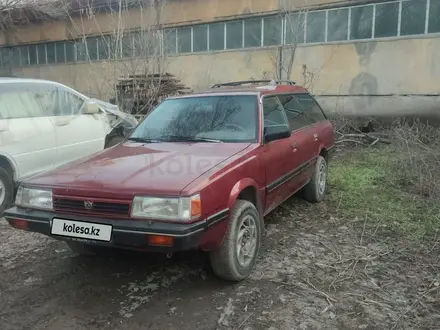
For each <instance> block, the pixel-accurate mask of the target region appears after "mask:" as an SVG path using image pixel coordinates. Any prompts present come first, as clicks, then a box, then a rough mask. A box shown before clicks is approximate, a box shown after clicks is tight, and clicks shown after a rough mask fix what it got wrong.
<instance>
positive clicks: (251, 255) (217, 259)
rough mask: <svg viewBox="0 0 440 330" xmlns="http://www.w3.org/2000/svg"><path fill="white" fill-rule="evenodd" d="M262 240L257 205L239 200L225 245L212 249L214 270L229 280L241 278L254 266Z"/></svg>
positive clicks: (233, 211) (211, 258)
mask: <svg viewBox="0 0 440 330" xmlns="http://www.w3.org/2000/svg"><path fill="white" fill-rule="evenodd" d="M260 242H261V221H260V216H259V214H258V211H257V209H256V207H255V206H254V205H253V204H252V203H251V202H248V201H244V200H238V201H237V202H236V204H235V206H234V208H233V209H232V211H231V219H230V222H229V226H228V229H227V232H226V236H225V240H224V242H223V245H222V246H221V247H220V248H219V249H217V250H214V251H211V252H210V255H209V256H210V261H211V266H212V269H213V270H214V273H215V274H216V275H217V276H219V277H221V278H223V279H225V280H229V281H241V280H243V279H245V278H247V277H248V276H249V275H250V274H251V272H252V270H253V269H254V266H255V263H256V261H257V256H258V251H259V249H260Z"/></svg>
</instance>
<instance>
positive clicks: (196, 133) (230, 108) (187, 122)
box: [129, 95, 258, 142]
mask: <svg viewBox="0 0 440 330" xmlns="http://www.w3.org/2000/svg"><path fill="white" fill-rule="evenodd" d="M257 118H258V111H257V97H256V96H255V95H220V96H203V97H184V98H178V99H169V100H165V101H164V102H162V103H161V104H159V105H158V106H157V107H156V108H155V109H154V110H153V111H152V112H151V113H150V114H149V115H148V116H147V117H146V118H145V119H144V120H143V121H142V123H141V124H139V126H138V127H137V128H136V129H135V130H134V131H133V133H132V134H131V136H130V138H129V139H132V140H134V141H140V140H141V139H144V140H145V141H148V140H149V141H152V140H154V141H178V142H185V141H200V142H255V141H256V140H257V126H258V125H257V122H258V121H257Z"/></svg>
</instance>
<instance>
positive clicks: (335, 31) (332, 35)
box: [327, 8, 348, 41]
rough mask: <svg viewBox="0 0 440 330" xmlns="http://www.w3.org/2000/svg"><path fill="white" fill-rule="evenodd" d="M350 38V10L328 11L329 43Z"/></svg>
mask: <svg viewBox="0 0 440 330" xmlns="http://www.w3.org/2000/svg"><path fill="white" fill-rule="evenodd" d="M347 38H348V8H344V9H336V10H329V11H328V25H327V41H342V40H347Z"/></svg>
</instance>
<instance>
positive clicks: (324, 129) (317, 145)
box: [296, 94, 334, 156]
mask: <svg viewBox="0 0 440 330" xmlns="http://www.w3.org/2000/svg"><path fill="white" fill-rule="evenodd" d="M296 99H297V100H298V103H300V104H301V106H302V108H303V109H304V112H305V114H306V116H307V117H308V119H309V121H310V122H311V127H310V128H309V131H310V134H311V135H312V136H313V151H314V156H317V155H318V154H319V152H320V150H321V149H322V148H323V147H330V146H331V145H333V142H334V141H333V127H332V124H331V123H330V121H329V120H328V119H327V117H326V116H325V114H324V112H323V111H322V109H321V107H320V106H319V104H318V103H317V102H316V100H315V99H314V98H313V97H312V96H311V95H309V94H300V95H297V97H296Z"/></svg>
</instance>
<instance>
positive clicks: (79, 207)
mask: <svg viewBox="0 0 440 330" xmlns="http://www.w3.org/2000/svg"><path fill="white" fill-rule="evenodd" d="M53 204H54V209H55V210H57V211H70V212H75V213H81V214H106V215H113V216H115V215H117V216H120V215H124V216H128V213H129V209H130V204H128V203H123V202H121V203H114V202H101V201H100V202H95V201H91V200H77V199H65V198H54V201H53Z"/></svg>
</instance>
